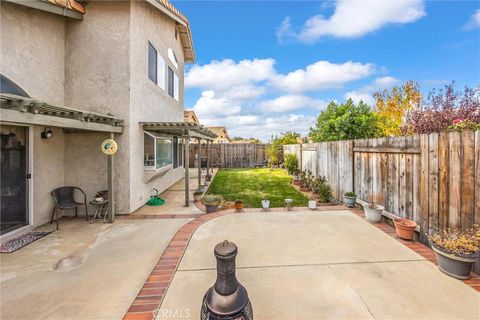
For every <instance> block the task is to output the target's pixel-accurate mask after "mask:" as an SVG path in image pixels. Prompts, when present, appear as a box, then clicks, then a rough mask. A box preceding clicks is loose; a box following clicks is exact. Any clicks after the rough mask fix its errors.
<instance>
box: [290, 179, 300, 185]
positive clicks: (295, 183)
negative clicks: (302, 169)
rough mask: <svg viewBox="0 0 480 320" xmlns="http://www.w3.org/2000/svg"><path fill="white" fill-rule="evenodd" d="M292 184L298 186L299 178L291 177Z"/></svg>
mask: <svg viewBox="0 0 480 320" xmlns="http://www.w3.org/2000/svg"><path fill="white" fill-rule="evenodd" d="M292 184H293V185H295V186H299V185H300V184H301V182H300V180H295V179H293V181H292Z"/></svg>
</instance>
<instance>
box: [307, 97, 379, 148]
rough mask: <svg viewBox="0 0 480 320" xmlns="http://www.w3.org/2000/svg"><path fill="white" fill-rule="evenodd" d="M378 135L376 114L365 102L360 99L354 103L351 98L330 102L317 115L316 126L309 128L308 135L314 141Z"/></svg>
mask: <svg viewBox="0 0 480 320" xmlns="http://www.w3.org/2000/svg"><path fill="white" fill-rule="evenodd" d="M378 136H379V124H378V116H377V114H376V113H374V112H372V110H371V109H370V106H368V105H367V104H365V103H363V102H362V101H360V103H359V104H358V105H356V104H355V103H354V102H353V100H352V99H348V100H347V101H346V102H345V103H342V104H336V103H335V102H334V101H332V102H330V103H329V105H328V107H327V108H326V109H325V110H324V111H322V112H321V113H320V115H319V116H318V119H317V125H316V127H315V128H311V129H310V137H311V138H312V140H313V141H314V142H321V141H335V140H348V139H361V138H375V137H378Z"/></svg>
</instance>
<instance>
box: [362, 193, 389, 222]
mask: <svg viewBox="0 0 480 320" xmlns="http://www.w3.org/2000/svg"><path fill="white" fill-rule="evenodd" d="M382 201H383V195H382V194H381V193H371V194H369V195H368V204H367V205H366V206H364V207H363V208H364V209H365V217H366V218H367V220H368V221H370V222H375V223H378V222H380V221H381V220H382V211H383V209H384V207H382V206H381V205H380V203H381V202H382Z"/></svg>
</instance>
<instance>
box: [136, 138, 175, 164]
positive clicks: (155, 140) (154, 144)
mask: <svg viewBox="0 0 480 320" xmlns="http://www.w3.org/2000/svg"><path fill="white" fill-rule="evenodd" d="M143 133H144V134H146V135H148V136H150V137H152V138H153V166H146V165H145V147H144V150H143V169H144V170H154V171H158V170H164V169H166V168H168V167H173V137H171V136H167V135H162V134H153V133H151V132H149V131H143ZM157 139H163V140H170V141H171V143H170V148H171V149H172V153H171V154H172V163H170V164H167V165H165V166H163V167H160V168H157ZM144 144H145V142H144Z"/></svg>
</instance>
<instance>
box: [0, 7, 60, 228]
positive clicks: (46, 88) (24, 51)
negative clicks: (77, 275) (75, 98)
mask: <svg viewBox="0 0 480 320" xmlns="http://www.w3.org/2000/svg"><path fill="white" fill-rule="evenodd" d="M0 42H1V43H2V45H1V46H0V56H1V59H0V73H2V74H4V75H5V76H7V77H8V78H9V79H11V80H12V81H14V82H15V83H17V84H18V85H19V86H21V87H22V88H23V89H24V90H25V91H26V92H27V93H28V94H29V95H31V96H32V97H34V98H37V99H39V100H42V101H46V102H48V103H52V104H58V105H63V100H64V87H63V83H64V79H65V68H64V66H65V64H64V59H65V19H64V18H63V17H60V16H58V15H54V14H51V13H46V12H42V11H39V10H34V9H29V8H27V7H24V6H20V5H16V4H11V3H6V2H1V3H0ZM10 44H15V45H10ZM52 129H53V138H52V139H48V140H45V139H41V138H40V134H41V132H42V131H43V130H44V127H42V126H30V129H29V130H32V131H33V134H32V136H33V141H30V143H33V158H34V159H35V161H34V162H33V168H32V169H33V172H31V173H32V182H31V183H33V203H34V206H33V208H32V209H33V221H31V223H32V224H33V225H34V226H38V225H41V224H44V223H46V222H47V221H49V219H50V213H51V210H52V206H53V200H52V198H51V195H50V192H51V190H53V189H54V188H57V187H59V186H62V185H64V172H65V167H64V134H63V132H62V130H61V129H55V128H52ZM52 172H55V174H52Z"/></svg>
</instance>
